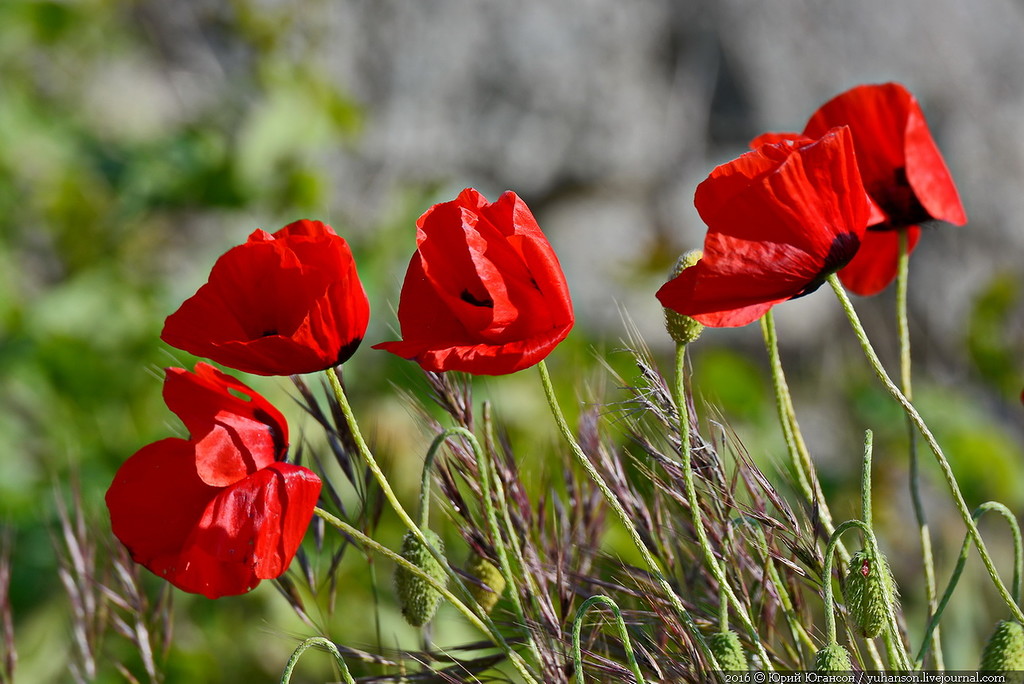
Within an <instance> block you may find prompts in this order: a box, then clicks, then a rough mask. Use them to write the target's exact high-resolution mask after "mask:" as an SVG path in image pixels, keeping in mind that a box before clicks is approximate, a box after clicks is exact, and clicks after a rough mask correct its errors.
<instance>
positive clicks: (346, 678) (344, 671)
mask: <svg viewBox="0 0 1024 684" xmlns="http://www.w3.org/2000/svg"><path fill="white" fill-rule="evenodd" d="M311 646H321V647H323V648H326V649H327V650H328V651H330V653H331V655H332V656H334V659H335V660H336V661H337V662H338V667H339V668H340V669H341V677H342V681H343V682H345V684H356V680H354V679H353V678H352V674H351V673H350V672H349V671H348V666H347V665H345V659H344V658H342V657H341V653H340V652H339V651H338V647H337V646H335V645H334V642H333V641H331V640H330V639H325V638H324V637H318V636H315V637H309V638H308V639H306V640H305V641H303V642H302V643H301V644H299V647H298V648H296V649H295V651H294V652H293V653H292V657H291V658H289V659H288V664H287V665H285V666H284V672H283V673H282V674H281V684H288V683H289V682H290V681H291V680H292V671H293V670H294V669H295V665H296V664H298V662H299V658H300V657H302V654H303V653H305V652H306V650H307V649H308V648H310V647H311Z"/></svg>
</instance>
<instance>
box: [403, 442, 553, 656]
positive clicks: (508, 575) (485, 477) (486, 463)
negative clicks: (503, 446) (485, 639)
mask: <svg viewBox="0 0 1024 684" xmlns="http://www.w3.org/2000/svg"><path fill="white" fill-rule="evenodd" d="M455 435H458V436H459V437H462V438H463V439H465V440H466V441H467V442H469V445H470V448H472V450H473V455H474V456H475V457H476V462H477V468H479V471H480V497H481V498H482V499H483V505H484V517H485V518H486V519H487V527H488V531H489V532H490V534H491V538H492V539H493V541H494V550H495V553H497V555H498V564H499V565H500V566H501V574H502V575H504V577H505V581H506V582H508V585H509V596H510V597H511V598H512V607H513V609H514V610H515V613H516V618H517V619H518V620H519V624H521V625H526V624H527V622H526V613H524V612H523V603H522V600H521V599H520V596H519V588H518V587H517V586H516V573H514V572H513V571H512V565H511V564H510V563H509V560H508V553H507V552H506V550H505V542H504V540H503V538H502V536H501V528H500V527H499V526H498V517H497V515H496V514H495V511H494V499H493V497H492V496H491V484H492V480H491V475H492V473H491V463H490V459H489V458H488V456H487V454H486V453H485V452H484V450H483V449H481V448H480V442H479V441H478V440H477V438H476V435H474V434H473V433H472V432H471V431H470V430H469V429H468V428H464V427H450V428H448V429H446V430H445V431H444V432H442V433H441V434H439V435H438V436H437V437H435V438H434V441H433V443H432V444H431V445H430V451H429V452H428V453H427V456H428V458H429V459H430V460H431V461H432V460H433V458H432V454H433V452H435V451H437V449H438V448H439V447H440V445H441V444H442V443H444V442H445V441H446V440H447V439H448V438H449V437H453V436H455ZM426 467H427V466H426V465H424V480H426V477H427V475H426ZM421 496H422V495H421ZM527 642H528V644H529V647H530V651H531V653H532V654H533V657H534V658H535V659H536V661H537V662H538V663H539V662H541V657H540V650H539V649H538V648H537V644H536V642H534V640H533V636H532V635H530V634H529V633H528V635H527Z"/></svg>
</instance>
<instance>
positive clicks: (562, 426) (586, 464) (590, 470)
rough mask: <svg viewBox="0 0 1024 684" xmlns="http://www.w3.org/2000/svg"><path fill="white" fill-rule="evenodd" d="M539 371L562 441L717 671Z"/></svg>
mask: <svg viewBox="0 0 1024 684" xmlns="http://www.w3.org/2000/svg"><path fill="white" fill-rule="evenodd" d="M537 368H538V369H539V370H540V380H541V384H542V385H543V386H544V396H545V397H546V398H547V401H548V406H549V407H550V408H551V415H552V416H554V418H555V423H556V424H557V425H558V431H559V432H560V433H561V434H562V438H563V439H565V441H566V443H567V444H568V445H569V448H570V449H571V450H572V452H573V455H575V456H576V460H577V461H579V464H580V465H581V466H583V469H584V470H585V471H586V472H587V475H588V476H589V477H590V479H591V480H592V481H593V482H594V484H595V485H597V488H598V489H599V490H600V491H601V494H602V495H603V496H604V498H605V501H606V502H607V503H608V505H609V506H610V507H611V509H612V511H614V512H615V515H616V517H617V518H618V519H619V522H621V523H622V526H623V527H624V528H625V529H626V533H627V534H629V538H630V539H631V540H632V542H633V545H634V546H636V549H637V551H639V552H640V556H641V557H642V558H643V560H644V563H646V564H647V567H648V569H649V570H650V572H651V575H652V576H653V577H654V579H655V580H656V581H657V583H658V585H659V586H660V587H661V589H662V591H663V592H664V593H665V597H666V598H667V599H668V601H669V602H670V603H671V604H672V608H673V609H674V610H675V611H676V614H677V615H678V616H679V619H680V620H682V622H683V624H684V625H685V626H686V628H687V630H689V632H690V635H691V636H692V637H693V639H694V641H696V642H697V645H698V646H699V648H700V650H701V653H702V654H703V655H704V657H705V658H707V661H708V663H709V664H710V666H711V668H712V669H713V670H716V671H717V670H718V669H719V666H718V659H717V658H715V654H714V653H712V652H711V649H710V647H709V646H708V643H707V640H706V639H705V638H704V636H703V635H702V634H701V633H700V631H699V630H698V629H697V625H696V624H695V623H694V621H693V616H691V615H690V611H688V610H686V606H684V605H683V602H682V601H681V600H680V599H679V596H677V595H676V592H675V591H674V590H673V589H672V585H671V584H669V582H668V580H667V579H665V575H664V573H663V572H662V569H661V566H660V565H659V564H658V561H657V560H655V558H654V556H653V555H652V554H651V551H650V549H648V548H647V544H645V543H644V540H643V538H641V537H640V532H639V531H638V530H637V528H636V525H634V524H633V521H632V520H631V519H630V517H629V514H628V513H626V509H624V508H623V507H622V503H621V502H620V501H619V499H618V497H616V496H615V494H614V492H612V490H611V488H610V487H609V486H608V483H607V482H605V479H604V478H603V477H601V473H599V472H598V471H597V468H596V467H594V464H593V463H591V462H590V459H589V458H588V457H587V455H586V454H585V453H584V452H583V447H581V446H580V444H579V442H577V441H576V437H575V436H574V435H573V433H572V430H571V429H570V428H569V423H568V422H566V420H565V414H563V413H562V409H561V408H560V407H559V405H558V401H557V400H556V398H555V389H554V387H553V386H552V384H551V376H550V375H549V374H548V368H547V365H546V364H545V363H544V361H541V362H540V363H538V364H537ZM764 666H765V669H771V663H770V662H769V661H768V660H767V659H766V660H765V661H764Z"/></svg>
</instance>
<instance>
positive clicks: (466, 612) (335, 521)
mask: <svg viewBox="0 0 1024 684" xmlns="http://www.w3.org/2000/svg"><path fill="white" fill-rule="evenodd" d="M313 513H315V514H316V515H318V516H320V517H321V518H323V519H324V521H325V522H327V523H328V524H329V525H332V526H333V527H335V528H336V529H337V530H339V531H340V532H342V533H344V534H346V535H348V536H350V537H351V538H352V539H354V540H356V541H357V542H359V543H360V544H362V545H363V546H364V547H366V548H370V549H373V550H374V551H376V552H377V553H379V554H380V555H382V556H384V557H385V558H387V559H388V560H390V561H392V562H394V563H396V564H398V565H400V566H402V567H403V568H405V569H406V570H408V571H409V572H411V573H413V574H414V575H416V576H417V577H420V578H421V579H423V580H424V581H425V582H427V583H428V584H430V586H432V587H433V588H434V589H436V590H437V591H438V592H440V594H441V596H443V597H444V598H445V599H446V600H447V601H448V602H449V603H451V604H452V606H454V607H455V609H456V610H457V611H459V612H460V613H462V615H463V616H464V617H465V618H466V619H467V620H468V621H469V623H470V624H471V625H473V626H474V627H476V628H477V629H479V630H480V631H481V632H484V633H485V634H489V635H490V636H491V638H493V639H494V640H495V642H496V644H497V645H498V647H499V648H501V650H502V651H503V652H504V653H505V654H506V655H508V657H509V660H511V661H512V664H513V665H514V666H515V668H516V670H518V671H519V674H521V675H522V676H523V678H524V679H525V680H526V681H527V682H532V684H540V682H539V681H538V680H537V678H536V677H534V676H533V675H532V674H531V673H530V672H529V669H528V668H527V666H526V663H525V661H523V659H522V656H520V655H519V654H518V653H516V651H514V650H513V649H512V648H511V647H510V646H509V645H508V642H506V641H505V639H504V637H502V636H501V634H500V633H498V632H497V630H496V629H494V625H493V623H490V624H487V623H488V622H489V618H488V617H487V615H479V616H478V615H477V614H476V613H474V612H473V609H472V608H470V607H469V606H468V605H466V604H465V603H463V602H462V601H461V600H460V599H459V597H457V596H456V595H455V594H453V593H452V591H451V589H449V588H448V587H447V586H445V585H444V584H442V583H441V582H439V581H437V579H435V578H434V577H432V576H431V575H430V574H429V573H427V572H426V571H424V570H423V569H422V568H420V567H417V566H416V565H413V564H412V563H410V562H409V561H408V560H406V559H405V557H404V556H401V555H400V554H397V553H395V552H394V551H392V550H391V549H389V548H388V547H386V546H384V545H383V544H381V543H380V542H378V541H377V540H375V539H374V538H373V537H370V536H369V535H367V534H364V533H363V532H361V531H360V530H358V529H357V528H355V527H353V526H352V525H349V524H348V523H347V522H345V521H344V520H341V519H340V518H338V517H337V516H334V515H331V514H330V513H328V512H327V511H325V510H324V509H322V508H320V507H319V506H317V507H316V508H314V509H313ZM425 546H426V547H427V548H429V549H433V547H432V546H431V545H430V544H426V543H425ZM439 560H440V561H441V562H443V563H445V567H446V568H448V569H449V570H450V569H451V568H450V567H449V566H448V565H447V563H446V562H445V561H444V557H443V556H442V557H441V558H440V559H439ZM456 577H458V576H457V575H456ZM463 588H465V587H463ZM466 593H467V594H468V593H469V592H468V591H467V592H466Z"/></svg>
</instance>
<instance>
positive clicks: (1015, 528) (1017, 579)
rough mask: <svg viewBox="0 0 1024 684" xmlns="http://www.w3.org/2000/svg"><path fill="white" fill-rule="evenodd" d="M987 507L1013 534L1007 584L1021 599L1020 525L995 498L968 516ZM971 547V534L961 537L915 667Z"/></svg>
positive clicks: (921, 662) (1022, 553)
mask: <svg viewBox="0 0 1024 684" xmlns="http://www.w3.org/2000/svg"><path fill="white" fill-rule="evenodd" d="M989 511H994V512H996V513H998V514H999V515H1001V516H1002V517H1003V519H1004V520H1006V523H1007V524H1008V525H1009V526H1010V533H1011V534H1012V535H1013V582H1012V583H1011V585H1010V586H1011V587H1012V588H1013V598H1014V600H1015V601H1016V602H1018V603H1020V595H1021V577H1022V576H1024V543H1022V542H1021V532H1020V525H1018V524H1017V517H1016V516H1015V515H1014V514H1013V511H1011V510H1010V509H1009V508H1007V507H1006V506H1004V505H1003V504H1001V503H999V502H998V501H986V502H985V503H983V504H981V505H980V506H978V507H977V508H975V509H974V513H973V514H972V516H971V517H973V518H974V520H975V521H978V520H979V519H981V516H983V515H985V514H986V513H988V512H989ZM970 550H971V537H970V535H966V536H965V537H964V543H963V546H961V547H960V557H959V558H958V559H957V561H956V567H955V568H953V574H952V575H951V576H950V578H949V583H948V584H947V585H946V591H945V593H943V595H942V600H940V601H939V605H938V608H937V609H936V610H935V612H934V613H933V614H932V617H931V620H929V621H928V627H927V629H926V630H925V633H924V638H923V640H922V642H921V648H920V649H919V650H918V652H917V659H916V662H915V663H914V667H915V669H916V668H920V667H922V666H923V665H924V659H925V658H926V657H927V655H928V649H929V647H930V646H931V645H932V644H933V643H934V638H933V637H934V634H935V631H936V630H938V628H939V621H940V620H941V619H942V613H943V612H944V611H945V610H946V606H947V605H948V604H949V600H950V598H952V596H953V591H954V590H955V589H956V585H957V582H959V581H960V576H961V575H962V574H963V572H964V566H965V565H966V564H967V555H968V553H970Z"/></svg>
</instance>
